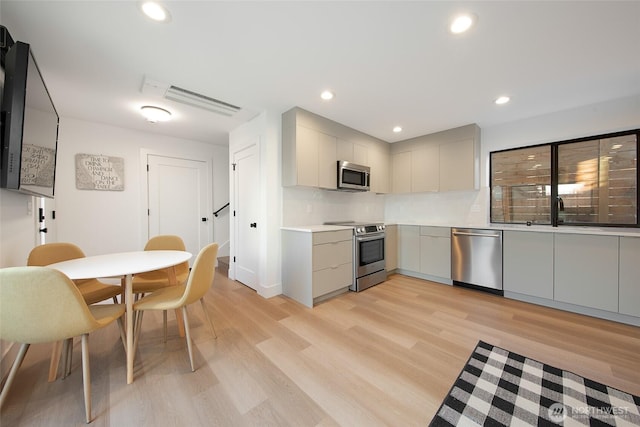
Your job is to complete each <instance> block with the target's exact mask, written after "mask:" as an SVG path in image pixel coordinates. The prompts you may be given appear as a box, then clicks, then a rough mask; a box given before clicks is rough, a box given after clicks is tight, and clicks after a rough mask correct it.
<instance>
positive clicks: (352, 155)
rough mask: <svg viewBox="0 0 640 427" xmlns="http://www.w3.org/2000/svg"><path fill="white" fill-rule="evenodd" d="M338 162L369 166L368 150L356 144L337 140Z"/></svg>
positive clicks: (364, 146) (340, 139)
mask: <svg viewBox="0 0 640 427" xmlns="http://www.w3.org/2000/svg"><path fill="white" fill-rule="evenodd" d="M337 159H338V160H345V161H347V162H352V163H356V164H358V165H364V166H370V164H369V149H368V148H367V146H366V145H362V144H356V143H353V142H351V141H347V140H345V139H342V138H338V154H337Z"/></svg>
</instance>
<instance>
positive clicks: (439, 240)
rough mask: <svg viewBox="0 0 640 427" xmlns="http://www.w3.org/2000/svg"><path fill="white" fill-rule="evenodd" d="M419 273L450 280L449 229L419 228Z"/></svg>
mask: <svg viewBox="0 0 640 427" xmlns="http://www.w3.org/2000/svg"><path fill="white" fill-rule="evenodd" d="M420 273H422V274H426V275H428V276H435V277H441V278H443V279H451V228H449V227H420Z"/></svg>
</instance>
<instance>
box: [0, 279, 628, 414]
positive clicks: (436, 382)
mask: <svg viewBox="0 0 640 427" xmlns="http://www.w3.org/2000/svg"><path fill="white" fill-rule="evenodd" d="M206 302H207V308H208V310H209V312H210V314H211V316H212V319H213V321H214V323H215V326H216V331H217V333H218V339H214V338H213V337H212V336H211V332H210V329H209V328H208V326H207V325H206V323H205V322H206V320H205V319H204V316H203V315H202V311H201V307H200V305H199V304H194V305H193V306H190V307H189V308H190V311H189V314H190V319H191V326H192V331H193V338H194V340H195V363H196V369H197V370H196V372H195V373H192V372H191V371H190V369H189V359H188V355H187V349H186V344H185V341H184V340H183V339H181V338H180V337H179V336H178V332H177V328H176V324H175V319H173V320H171V315H170V322H169V327H170V329H169V339H168V342H167V343H166V344H163V342H162V317H161V315H160V314H158V315H156V316H155V317H154V314H155V313H147V315H145V319H144V324H143V329H142V334H141V338H140V344H139V350H138V354H137V357H136V361H135V380H134V382H133V384H131V385H127V384H126V375H125V369H126V368H125V364H126V363H125V357H124V352H123V347H122V344H121V343H120V341H119V336H118V330H117V328H116V327H115V325H112V326H113V327H108V328H105V329H103V330H101V331H98V332H97V333H94V334H92V335H91V336H90V349H91V374H92V378H91V380H92V398H93V416H94V421H93V423H92V425H95V426H114V427H115V426H174V425H175V426H187V425H188V426H198V425H202V426H253V425H261V426H337V425H341V426H367V427H369V426H376V425H389V426H405V425H406V426H411V425H416V426H424V425H426V424H428V422H429V421H430V420H431V418H432V416H433V415H434V414H435V412H436V410H437V409H438V407H439V405H440V403H441V401H442V399H443V398H444V396H445V394H446V393H447V392H448V390H449V388H450V387H451V385H452V383H453V382H454V380H455V379H456V377H457V376H458V374H459V372H460V370H461V369H462V367H463V366H464V364H465V362H466V360H467V358H468V357H469V355H470V353H471V351H472V350H473V349H474V347H475V345H476V343H477V341H478V340H484V341H486V342H489V343H491V344H494V345H498V346H501V347H504V348H507V349H509V350H511V351H515V352H518V353H520V354H523V355H525V356H528V357H532V358H534V359H537V360H539V361H541V362H546V363H549V364H552V365H555V366H557V367H559V368H563V369H568V370H571V371H573V372H576V373H578V374H580V375H583V376H586V377H589V378H591V379H594V380H596V381H600V382H603V383H605V384H608V385H611V386H613V387H616V388H619V389H622V390H624V391H627V392H630V393H634V394H636V395H638V394H640V356H639V355H640V328H637V327H633V326H628V325H623V324H619V323H615V322H610V321H605V320H599V319H594V318H590V317H586V316H581V315H577V314H572V313H566V312H562V311H557V310H553V309H549V308H544V307H539V306H536V305H531V304H526V303H521V302H517V301H512V300H509V299H505V298H502V297H497V296H494V295H489V294H486V293H482V292H478V291H473V290H467V289H463V288H458V287H451V286H446V285H441V284H436V283H431V282H426V281H422V280H417V279H413V278H409V277H406V276H401V275H393V276H390V278H389V280H388V281H387V282H385V283H383V284H380V285H378V286H375V287H373V288H370V289H368V290H366V291H364V292H361V293H346V294H343V295H341V296H338V297H336V298H333V299H331V300H329V301H326V302H324V303H322V304H320V305H318V306H316V307H315V308H314V309H308V308H306V307H304V306H302V305H300V304H298V303H296V302H294V301H292V300H289V299H288V298H286V297H282V296H279V297H275V298H271V299H269V300H265V299H263V298H262V297H260V296H258V295H257V294H256V293H255V292H254V291H252V290H250V289H248V288H246V287H245V286H243V285H241V284H239V283H237V282H233V281H230V280H229V279H227V277H225V276H223V275H221V274H216V279H215V283H214V286H213V288H212V289H211V291H210V292H209V294H208V295H207V296H206ZM74 344H75V346H74V358H73V371H72V374H71V376H70V377H68V378H67V379H65V380H64V381H62V380H57V381H56V382H53V383H47V372H48V362H49V360H48V356H49V352H50V345H33V346H32V348H31V349H30V351H29V354H27V358H26V360H25V363H24V365H23V366H22V368H21V370H20V371H19V373H18V376H17V378H16V382H15V383H14V387H13V389H12V390H11V393H10V396H9V398H8V400H7V402H6V403H5V406H4V407H3V408H2V412H1V414H0V417H1V418H0V425H2V426H3V427H5V426H31V425H38V426H72V425H83V424H84V423H83V419H84V409H83V400H82V369H81V367H80V360H81V358H80V354H79V351H80V348H79V347H80V345H79V342H76V343H74Z"/></svg>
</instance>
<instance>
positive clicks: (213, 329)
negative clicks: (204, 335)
mask: <svg viewBox="0 0 640 427" xmlns="http://www.w3.org/2000/svg"><path fill="white" fill-rule="evenodd" d="M200 304H201V305H202V311H204V315H205V316H206V318H207V320H208V321H209V326H211V333H213V337H214V338H218V335H217V334H216V328H214V327H213V322H212V321H211V317H209V313H208V312H207V306H205V305H204V297H202V298H200Z"/></svg>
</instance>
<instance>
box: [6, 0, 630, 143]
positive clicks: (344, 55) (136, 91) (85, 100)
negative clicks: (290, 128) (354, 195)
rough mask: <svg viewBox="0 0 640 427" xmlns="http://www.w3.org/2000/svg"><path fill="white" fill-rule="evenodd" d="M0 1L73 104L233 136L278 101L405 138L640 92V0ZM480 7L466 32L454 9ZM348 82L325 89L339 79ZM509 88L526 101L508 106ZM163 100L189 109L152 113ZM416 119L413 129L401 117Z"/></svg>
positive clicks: (179, 129) (16, 33)
mask: <svg viewBox="0 0 640 427" xmlns="http://www.w3.org/2000/svg"><path fill="white" fill-rule="evenodd" d="M163 4H164V5H165V6H166V7H167V8H168V9H169V11H170V13H171V17H172V19H171V22H169V23H155V22H152V21H150V20H149V19H148V18H146V17H145V16H144V15H143V14H142V13H141V12H140V10H139V9H138V6H139V2H137V1H92V0H85V1H25V0H20V1H6V0H1V1H0V22H1V23H2V24H3V25H5V26H7V27H8V28H9V31H10V32H11V34H12V36H13V38H14V39H16V40H21V41H24V42H27V43H30V44H31V46H32V49H33V50H34V52H35V56H36V59H37V60H38V64H39V66H40V68H41V71H42V73H43V75H44V77H45V80H46V83H47V86H48V87H49V91H50V92H51V95H52V98H53V100H54V103H55V105H56V107H57V109H58V112H59V114H60V115H61V116H62V118H63V119H64V117H75V118H80V119H85V120H90V121H97V122H104V123H107V124H111V125H116V126H121V127H125V128H131V129H138V130H142V131H145V132H154V133H160V134H165V135H170V136H175V137H180V138H185V139H191V140H197V141H203V142H208V143H216V144H226V143H227V133H228V132H229V131H230V130H231V129H233V128H235V127H236V126H237V125H238V124H239V123H241V122H242V121H245V120H247V118H249V117H251V116H253V115H255V114H257V113H258V112H260V111H263V110H271V111H277V112H278V113H280V112H284V111H286V110H288V109H289V108H291V107H293V106H300V107H302V108H305V109H307V110H310V111H313V112H315V113H317V114H320V115H322V116H325V117H328V118H330V119H333V120H335V121H338V122H340V123H343V124H345V125H347V126H350V127H352V128H355V129H358V130H360V131H363V132H365V133H367V134H370V135H372V136H375V137H378V138H381V139H383V140H385V141H389V142H394V141H398V140H403V139H408V138H412V137H415V136H420V135H424V134H428V133H432V132H437V131H441V130H445V129H450V128H453V127H457V126H461V125H465V124H468V123H478V124H479V125H480V127H486V126H490V125H495V124H499V123H503V122H509V121H513V120H517V119H520V118H525V117H531V116H535V115H539V114H544V113H548V112H552V111H558V110H563V109H568V108H572V107H576V106H580V105H587V104H591V103H596V102H599V101H604V100H608V99H614V98H620V97H624V96H628V95H635V94H638V93H640V55H639V49H640V48H639V46H640V2H639V1H625V2H615V1H589V2H577V1H571V2H559V1H534V2H529V1H511V2H506V1H489V2H485V1H471V2H452V1H451V2H445V1H443V2H421V1H410V2H405V1H387V2H380V1H375V2H369V1H342V2H339V1H332V2H328V1H320V2H309V1H285V2H270V1H258V2H246V1H226V2H217V1H165V2H163ZM462 10H464V11H471V12H473V13H475V14H476V15H477V17H478V21H477V25H476V26H475V27H474V28H472V30H471V31H470V32H469V33H467V34H464V35H458V36H454V35H452V34H450V33H449V32H448V31H447V24H448V21H449V19H450V18H451V17H452V16H453V15H454V14H455V13H456V12H459V11H462ZM145 75H148V76H150V77H152V78H154V79H156V80H158V81H161V82H166V83H169V84H173V85H176V86H179V87H182V88H185V89H189V90H192V91H195V92H198V93H201V94H203V95H206V96H209V97H213V98H217V99H220V100H223V101H226V102H229V103H232V104H235V105H238V106H241V107H243V109H244V110H245V111H243V112H242V113H241V114H240V115H239V117H238V118H235V119H229V118H224V117H222V116H218V115H216V114H214V113H210V112H206V111H202V110H197V109H195V108H192V107H187V106H184V105H181V104H177V103H173V102H171V101H167V100H163V99H161V98H158V97H154V96H151V95H145V94H143V93H142V92H141V86H142V82H143V78H144V76H145ZM327 88H329V89H331V90H333V91H334V92H335V93H336V97H335V99H334V100H333V101H331V102H326V101H322V100H321V99H320V97H319V94H320V92H321V91H322V90H323V89H327ZM502 94H507V95H510V96H511V97H512V102H511V103H509V104H507V105H504V106H496V105H494V104H493V102H492V101H493V100H494V99H495V98H496V97H497V96H498V95H502ZM145 104H154V105H159V106H162V107H165V108H167V109H169V110H170V111H172V112H173V115H174V120H172V121H171V122H167V123H156V124H150V123H147V122H145V121H144V119H143V118H142V117H141V116H140V115H139V114H138V112H137V109H138V108H139V107H140V106H141V105H145ZM395 125H400V126H402V127H403V128H404V131H403V132H402V133H401V134H394V133H393V132H392V128H393V126H395Z"/></svg>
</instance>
